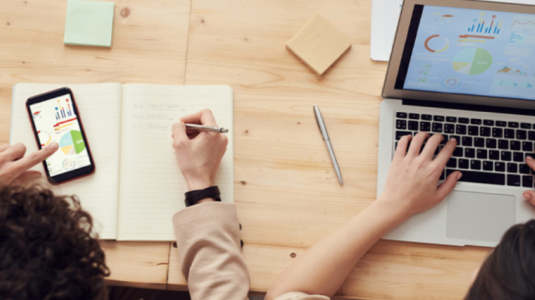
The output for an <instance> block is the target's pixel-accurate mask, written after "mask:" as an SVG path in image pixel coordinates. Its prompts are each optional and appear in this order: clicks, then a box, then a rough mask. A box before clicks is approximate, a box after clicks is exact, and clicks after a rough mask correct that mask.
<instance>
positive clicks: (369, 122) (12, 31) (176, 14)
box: [0, 0, 488, 299]
mask: <svg viewBox="0 0 535 300" xmlns="http://www.w3.org/2000/svg"><path fill="white" fill-rule="evenodd" d="M114 2H115V4H116V6H115V20H114V31H113V43H112V48H111V49H99V48H91V47H75V46H64V45H63V43H62V41H63V26H64V20H65V11H66V1H65V0H0V7H2V9H1V10H0V41H2V44H1V46H0V144H4V143H7V142H8V139H9V120H10V108H11V89H12V86H13V85H14V84H16V83H18V82H51V83H92V82H122V83H133V82H143V83H159V84H179V85H180V84H228V85H230V86H232V88H233V89H234V96H235V102H234V105H235V106H234V114H235V128H234V130H235V132H236V134H235V140H234V143H235V178H234V180H235V202H236V205H237V208H238V213H239V218H240V221H241V223H242V225H243V230H242V236H243V240H244V242H245V247H244V250H243V254H244V257H245V260H246V262H247V265H248V267H249V270H250V273H251V290H252V291H254V292H265V291H266V289H267V288H268V287H269V285H270V284H271V282H273V280H274V279H275V278H276V277H277V275H278V274H280V273H281V272H282V270H283V269H284V268H285V267H286V266H287V265H288V264H290V263H291V261H292V260H293V257H294V256H299V255H301V254H302V253H303V252H304V251H305V250H306V249H307V248H309V247H311V246H312V245H313V244H314V243H316V242H317V241H319V240H320V239H321V238H323V237H324V236H326V235H328V234H329V233H330V232H332V231H333V230H334V229H335V228H337V227H339V226H340V225H341V224H343V223H344V222H345V221H347V220H348V219H349V218H351V217H352V216H354V215H355V214H357V213H359V212H360V211H361V210H362V209H364V208H365V207H366V206H367V205H369V204H370V203H371V202H372V201H374V199H375V193H376V177H377V147H378V121H379V105H380V102H381V97H380V94H381V88H382V85H383V80H384V76H385V71H386V67H387V65H386V64H385V63H376V62H373V61H371V60H370V55H369V51H370V50H369V49H370V47H369V44H370V21H371V20H370V16H371V0H332V1H322V0H291V1H289V0H270V1H265V0H224V1H218V0H191V1H190V0H154V1H148V0H116V1H114ZM316 13H319V14H321V15H322V16H323V17H324V18H325V19H326V20H328V21H329V22H330V23H331V24H332V25H333V26H335V27H336V28H338V29H340V30H341V31H342V32H343V33H344V34H346V35H347V36H348V37H350V38H351V40H352V41H353V46H352V48H351V49H350V51H349V52H347V53H346V54H345V55H344V56H343V57H342V58H341V59H340V60H339V61H338V62H337V63H336V65H335V66H334V68H332V69H331V70H329V71H328V72H327V73H326V74H325V75H324V76H323V77H322V78H319V77H317V76H316V75H315V74H314V73H313V72H312V71H311V70H309V69H308V68H307V67H306V66H305V65H304V64H303V63H301V62H300V61H299V60H298V59H297V58H296V57H295V56H293V55H292V54H291V53H290V52H289V51H288V50H286V49H285V42H286V41H288V40H289V39H290V38H291V37H292V36H293V35H294V34H295V33H296V32H297V31H298V30H299V29H300V28H301V27H302V26H303V25H304V24H305V23H306V22H307V21H308V20H310V19H311V18H312V17H313V16H314V15H315V14H316ZM314 104H317V105H319V106H320V107H321V109H322V113H323V115H324V118H325V121H326V123H327V126H328V128H329V134H330V136H331V139H332V143H333V147H334V149H335V152H336V155H337V158H338V161H339V163H340V166H341V170H342V174H343V177H344V186H343V187H341V186H340V185H339V184H338V183H337V179H336V175H335V173H334V170H333V167H332V164H331V161H330V159H329V156H328V153H327V151H326V148H325V145H324V143H323V141H322V139H321V137H320V135H319V132H318V129H317V125H316V122H315V119H314V116H313V113H312V105H314ZM102 245H103V246H104V248H105V249H106V253H107V256H108V264H109V265H110V267H111V270H112V275H111V278H110V282H111V283H112V284H119V285H129V286H139V287H152V288H159V289H175V290H184V289H186V287H185V280H184V278H183V277H182V275H181V273H180V270H179V267H178V257H177V252H176V248H173V247H172V246H171V245H170V244H169V243H126V242H124V243H123V242H113V241H104V242H102ZM487 250H488V249H485V248H477V247H462V248H460V247H448V246H437V245H425V244H413V243H402V242H392V241H380V242H379V243H377V244H376V245H375V246H374V247H373V248H372V249H371V250H370V251H369V252H368V254H366V255H365V256H364V258H363V259H362V261H361V262H360V263H359V264H358V265H357V267H356V268H355V270H354V271H353V273H352V274H351V276H350V277H349V279H348V280H347V282H346V283H345V284H344V285H343V287H342V288H341V289H340V291H339V292H338V295H339V296H341V297H347V298H371V299H387V298H396V299H436V298H440V299H450V298H451V299H459V298H462V296H463V295H464V293H465V291H466V289H467V287H468V281H469V276H470V274H471V273H472V271H473V270H474V269H475V268H476V267H477V266H478V265H479V264H480V262H481V261H482V260H483V258H484V256H485V254H486V252H487Z"/></svg>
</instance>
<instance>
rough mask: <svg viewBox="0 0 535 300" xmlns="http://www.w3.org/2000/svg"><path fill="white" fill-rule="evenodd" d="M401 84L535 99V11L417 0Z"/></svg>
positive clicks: (400, 86) (418, 88) (402, 86)
mask: <svg viewBox="0 0 535 300" xmlns="http://www.w3.org/2000/svg"><path fill="white" fill-rule="evenodd" d="M405 47H406V48H405V51H404V52H403V58H402V60H401V66H400V70H399V73H398V77H397V80H396V89H403V90H416V91H427V92H439V93H450V94H467V95H478V96H487V97H503V98H517V99H528V100H535V15H531V14H530V15H528V14H519V13H511V12H499V11H485V10H475V9H467V8H453V7H439V6H428V5H425V6H424V5H417V6H416V7H415V10H414V12H413V20H412V21H411V26H410V29H409V34H408V37H407V42H406V45H405Z"/></svg>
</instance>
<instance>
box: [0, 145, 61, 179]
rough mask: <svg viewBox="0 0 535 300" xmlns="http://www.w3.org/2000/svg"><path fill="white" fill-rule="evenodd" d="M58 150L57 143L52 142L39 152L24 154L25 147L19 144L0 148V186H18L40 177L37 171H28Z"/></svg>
mask: <svg viewBox="0 0 535 300" xmlns="http://www.w3.org/2000/svg"><path fill="white" fill-rule="evenodd" d="M57 150H58V143H56V142H53V143H51V144H49V145H47V146H46V147H44V148H42V149H41V150H38V151H35V152H33V153H30V154H29V155H26V156H24V154H25V153H26V146H24V145H23V144H21V143H18V144H15V145H13V146H11V145H3V146H0V184H1V185H19V184H22V183H25V182H27V181H30V180H34V179H37V178H39V177H41V173H40V172H39V171H34V170H29V169H30V168H31V167H33V166H35V165H37V164H39V163H41V162H42V161H43V160H45V159H46V158H47V157H49V156H50V155H52V154H54V153H55V152H56V151H57Z"/></svg>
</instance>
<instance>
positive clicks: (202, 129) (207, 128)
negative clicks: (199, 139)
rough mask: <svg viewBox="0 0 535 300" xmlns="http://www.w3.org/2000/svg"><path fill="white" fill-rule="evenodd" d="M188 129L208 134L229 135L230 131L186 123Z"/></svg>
mask: <svg viewBox="0 0 535 300" xmlns="http://www.w3.org/2000/svg"><path fill="white" fill-rule="evenodd" d="M186 129H190V130H198V131H208V132H217V133H228V129H225V128H222V127H215V126H206V125H199V124H189V123H186Z"/></svg>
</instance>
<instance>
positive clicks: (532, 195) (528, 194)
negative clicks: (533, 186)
mask: <svg viewBox="0 0 535 300" xmlns="http://www.w3.org/2000/svg"><path fill="white" fill-rule="evenodd" d="M522 196H524V199H526V200H528V201H529V203H531V205H533V206H535V192H534V191H525V192H524V194H523V195H522Z"/></svg>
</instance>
